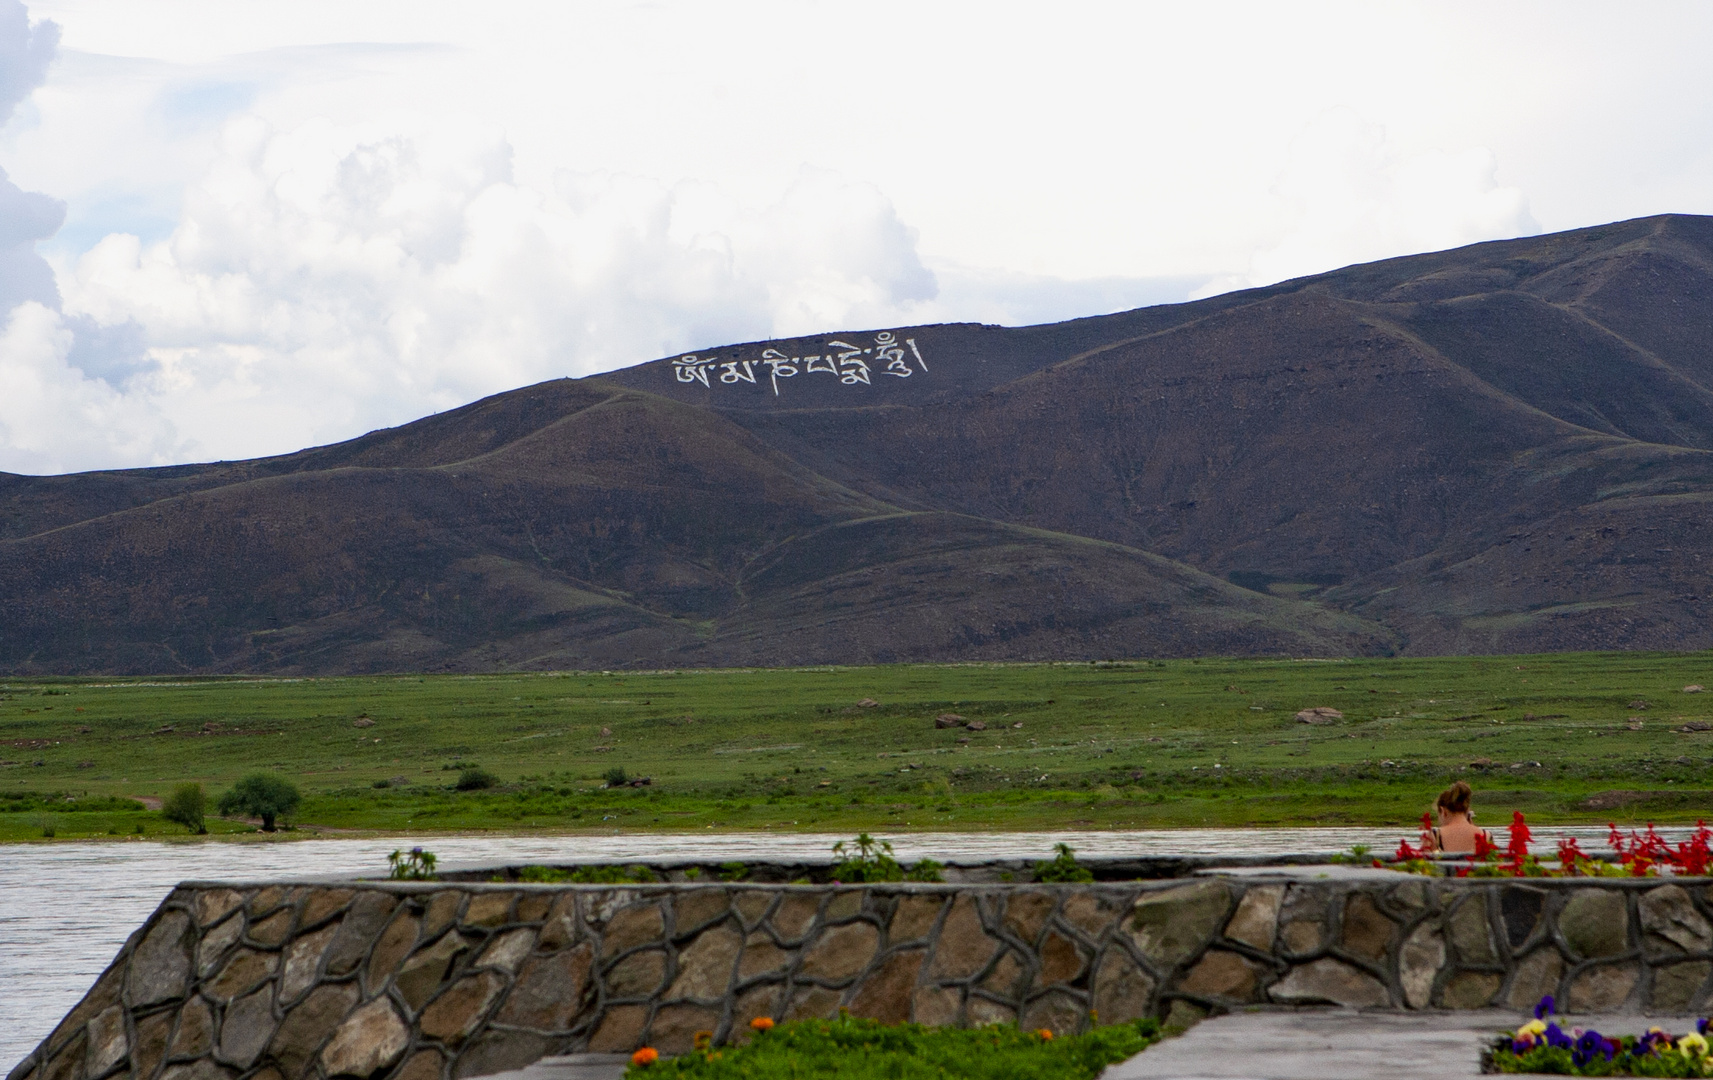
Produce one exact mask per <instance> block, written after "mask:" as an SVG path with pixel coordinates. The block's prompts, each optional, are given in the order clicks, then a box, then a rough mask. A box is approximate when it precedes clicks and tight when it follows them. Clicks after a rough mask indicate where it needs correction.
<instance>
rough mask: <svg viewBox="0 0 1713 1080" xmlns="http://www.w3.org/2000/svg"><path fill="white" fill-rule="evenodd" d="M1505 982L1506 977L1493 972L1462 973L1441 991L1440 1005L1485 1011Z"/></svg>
mask: <svg viewBox="0 0 1713 1080" xmlns="http://www.w3.org/2000/svg"><path fill="white" fill-rule="evenodd" d="M1504 981H1505V979H1504V976H1502V975H1498V974H1495V973H1493V972H1491V971H1460V972H1458V973H1457V974H1456V975H1454V976H1452V978H1451V980H1450V981H1449V982H1447V983H1446V984H1445V989H1444V990H1442V991H1440V1004H1441V1005H1443V1006H1445V1007H1446V1008H1448V1009H1485V1008H1486V1007H1487V1006H1488V1005H1490V1004H1492V1003H1493V995H1494V994H1497V993H1498V992H1499V986H1500V985H1501V984H1502V983H1503V982H1504Z"/></svg>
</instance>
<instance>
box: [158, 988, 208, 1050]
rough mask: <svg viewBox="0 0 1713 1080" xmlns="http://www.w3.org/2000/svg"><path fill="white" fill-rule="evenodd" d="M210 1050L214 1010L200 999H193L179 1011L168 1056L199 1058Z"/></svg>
mask: <svg viewBox="0 0 1713 1080" xmlns="http://www.w3.org/2000/svg"><path fill="white" fill-rule="evenodd" d="M163 1015H168V1016H170V1015H171V1014H170V1013H169V1014H163ZM212 1049H214V1009H213V1008H212V1007H210V1006H209V1004H208V1002H206V1001H204V1000H203V999H202V998H200V997H193V998H191V999H190V1000H189V1001H187V1002H185V1003H184V1008H183V1009H181V1010H179V1014H178V1030H177V1031H175V1032H173V1037H172V1046H171V1048H170V1049H169V1050H168V1054H169V1055H170V1056H172V1057H175V1058H188V1057H199V1056H201V1055H203V1054H206V1053H208V1052H209V1051H210V1050H212Z"/></svg>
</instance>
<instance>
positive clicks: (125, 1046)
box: [83, 1005, 131, 1077]
mask: <svg viewBox="0 0 1713 1080" xmlns="http://www.w3.org/2000/svg"><path fill="white" fill-rule="evenodd" d="M87 1030H88V1033H89V1034H88V1046H87V1048H86V1049H85V1051H84V1055H85V1056H84V1066H83V1071H84V1075H85V1076H91V1077H94V1076H104V1075H106V1073H107V1070H109V1069H111V1068H112V1067H113V1066H115V1065H117V1064H119V1062H120V1061H122V1060H123V1059H124V1057H125V1055H126V1054H128V1053H130V1051H131V1039H130V1036H128V1035H127V1034H126V1033H125V1006H123V1005H109V1006H108V1007H107V1008H105V1009H103V1010H101V1011H100V1012H99V1013H96V1014H95V1016H94V1017H93V1018H91V1019H90V1021H89V1027H88V1029H87Z"/></svg>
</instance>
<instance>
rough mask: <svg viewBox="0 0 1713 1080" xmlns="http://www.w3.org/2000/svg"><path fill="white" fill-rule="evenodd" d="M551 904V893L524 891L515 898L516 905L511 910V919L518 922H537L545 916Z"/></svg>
mask: <svg viewBox="0 0 1713 1080" xmlns="http://www.w3.org/2000/svg"><path fill="white" fill-rule="evenodd" d="M552 906H553V895H552V894H551V893H545V892H526V893H524V894H523V895H521V896H519V897H518V898H517V907H516V908H515V909H513V911H512V920H513V921H514V922H520V923H538V922H541V921H542V920H543V919H545V918H547V913H548V910H549V909H550V908H551V907H552Z"/></svg>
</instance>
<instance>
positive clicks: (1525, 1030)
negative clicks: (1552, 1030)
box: [1517, 1020, 1546, 1039]
mask: <svg viewBox="0 0 1713 1080" xmlns="http://www.w3.org/2000/svg"><path fill="white" fill-rule="evenodd" d="M1544 1034H1546V1023H1545V1022H1544V1021H1541V1020H1530V1021H1529V1022H1528V1023H1526V1024H1524V1025H1523V1026H1522V1027H1520V1028H1518V1029H1517V1038H1519V1039H1532V1038H1534V1037H1536V1036H1538V1035H1544Z"/></svg>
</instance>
